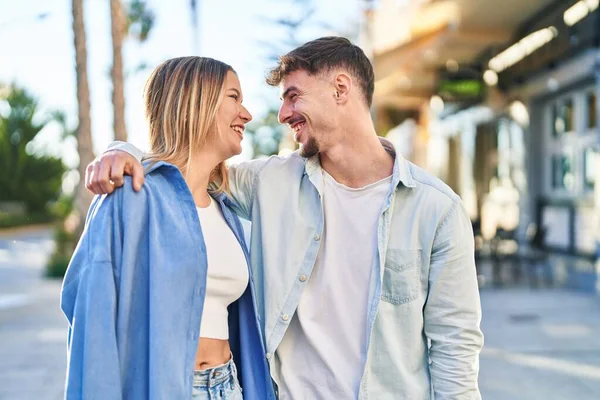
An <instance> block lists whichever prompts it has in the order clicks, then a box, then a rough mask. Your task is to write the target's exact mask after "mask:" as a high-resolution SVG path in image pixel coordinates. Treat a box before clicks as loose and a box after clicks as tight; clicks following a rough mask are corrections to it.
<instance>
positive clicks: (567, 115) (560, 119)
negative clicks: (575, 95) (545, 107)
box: [553, 98, 575, 137]
mask: <svg viewBox="0 0 600 400" xmlns="http://www.w3.org/2000/svg"><path fill="white" fill-rule="evenodd" d="M553 121H554V123H553V129H554V136H555V137H559V136H562V135H564V134H565V133H569V132H573V131H574V130H575V127H574V124H573V99H570V98H569V99H566V100H563V101H561V102H558V103H556V104H555V106H554V110H553Z"/></svg>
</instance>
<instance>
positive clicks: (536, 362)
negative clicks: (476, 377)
mask: <svg viewBox="0 0 600 400" xmlns="http://www.w3.org/2000/svg"><path fill="white" fill-rule="evenodd" d="M481 355H482V356H484V357H485V356H487V357H493V358H498V359H502V360H505V361H508V362H510V363H513V364H520V365H523V366H526V367H533V368H538V369H546V370H551V371H556V372H560V373H561V374H565V375H573V376H577V377H579V378H587V379H594V380H600V367H597V366H594V365H589V364H582V363H578V362H574V361H565V360H560V359H557V358H552V357H543V356H535V355H531V354H523V353H512V352H509V351H505V350H501V349H494V348H489V347H488V348H485V347H484V348H483V349H482V351H481Z"/></svg>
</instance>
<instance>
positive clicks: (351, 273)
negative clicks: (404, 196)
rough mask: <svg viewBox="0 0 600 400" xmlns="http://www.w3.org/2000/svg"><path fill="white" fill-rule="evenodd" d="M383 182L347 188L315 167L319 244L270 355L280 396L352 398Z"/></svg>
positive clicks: (386, 182) (362, 352) (362, 353)
mask: <svg viewBox="0 0 600 400" xmlns="http://www.w3.org/2000/svg"><path fill="white" fill-rule="evenodd" d="M391 179H392V178H391V176H390V177H387V178H385V179H382V180H380V181H378V182H375V183H373V184H370V185H368V186H365V187H363V188H360V189H353V188H349V187H347V186H344V185H342V184H339V183H338V182H336V181H335V180H334V179H333V177H331V176H330V175H329V174H327V173H326V172H325V171H323V211H324V216H325V226H324V229H323V235H322V238H321V248H320V249H319V254H318V256H317V259H316V262H315V266H314V268H313V271H312V274H311V276H310V279H309V281H308V282H307V285H306V287H305V288H304V291H303V293H302V296H301V298H300V303H299V304H298V308H297V310H296V313H295V314H294V317H293V318H292V320H291V321H290V326H289V327H288V329H287V331H286V333H285V335H284V337H283V339H282V341H281V344H280V345H279V347H278V348H277V351H276V352H275V357H274V360H273V362H274V365H273V367H274V368H273V370H274V371H273V372H274V378H275V381H276V382H277V383H278V385H279V396H280V399H282V400H288V399H294V400H296V399H356V398H358V389H359V385H360V380H361V378H362V373H363V370H364V365H365V361H366V352H367V348H366V338H367V307H368V303H369V299H368V296H369V286H370V279H371V270H372V267H373V263H374V258H375V254H376V249H377V226H378V223H379V217H380V215H381V211H382V208H383V205H384V202H385V199H386V196H387V194H388V192H389V189H390V184H391Z"/></svg>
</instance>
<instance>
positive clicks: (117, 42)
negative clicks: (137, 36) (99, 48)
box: [110, 0, 127, 142]
mask: <svg viewBox="0 0 600 400" xmlns="http://www.w3.org/2000/svg"><path fill="white" fill-rule="evenodd" d="M110 27H111V36H112V48H113V65H112V68H111V71H110V74H111V77H112V82H113V93H112V102H113V127H114V132H115V140H121V141H123V142H126V141H127V129H126V128H125V93H124V92H125V90H124V82H123V52H122V47H123V39H124V37H125V32H126V29H127V24H126V21H125V16H124V13H123V5H122V4H121V0H110Z"/></svg>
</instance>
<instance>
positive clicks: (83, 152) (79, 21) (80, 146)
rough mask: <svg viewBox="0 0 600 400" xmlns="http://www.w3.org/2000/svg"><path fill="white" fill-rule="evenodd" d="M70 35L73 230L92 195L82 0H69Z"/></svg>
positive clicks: (80, 221) (90, 134)
mask: <svg viewBox="0 0 600 400" xmlns="http://www.w3.org/2000/svg"><path fill="white" fill-rule="evenodd" d="M72 2H73V3H72V4H73V6H72V8H73V10H72V11H73V36H74V42H75V70H76V73H77V109H78V117H79V124H78V126H77V135H76V137H77V152H78V153H79V167H78V171H79V177H80V178H79V184H78V185H77V190H76V192H75V210H76V211H77V214H78V218H79V223H78V229H77V232H82V231H83V225H84V221H85V215H86V213H87V210H88V208H89V206H90V203H91V201H92V194H91V193H90V192H88V191H87V189H86V188H85V169H86V167H87V165H88V164H89V163H91V162H92V161H93V160H94V150H93V145H92V121H91V116H90V110H91V106H90V89H89V86H88V76H87V50H86V37H85V25H84V21H83V0H72Z"/></svg>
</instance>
